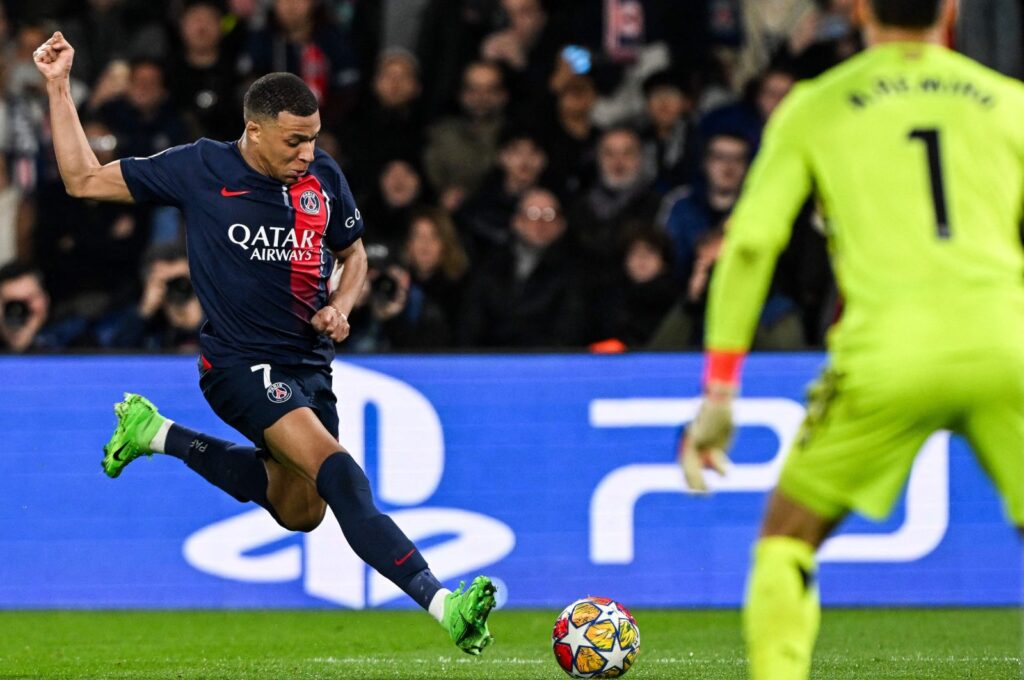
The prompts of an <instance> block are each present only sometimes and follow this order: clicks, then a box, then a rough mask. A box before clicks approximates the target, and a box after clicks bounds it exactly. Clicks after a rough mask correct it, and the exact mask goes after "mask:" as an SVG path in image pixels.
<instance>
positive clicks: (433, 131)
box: [423, 61, 508, 212]
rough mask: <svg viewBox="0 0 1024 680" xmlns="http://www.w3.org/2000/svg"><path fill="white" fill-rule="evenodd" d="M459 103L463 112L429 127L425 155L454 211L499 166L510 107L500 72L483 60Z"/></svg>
mask: <svg viewBox="0 0 1024 680" xmlns="http://www.w3.org/2000/svg"><path fill="white" fill-rule="evenodd" d="M459 101H460V104H461V106H462V113H461V114H460V115H458V116H452V117H448V118H445V119H443V120H441V121H439V122H437V123H435V124H434V125H432V126H431V127H430V128H429V130H428V138H429V141H428V142H427V147H426V149H425V150H424V153H423V163H424V167H425V168H426V171H427V177H428V178H429V179H430V182H431V184H432V185H433V187H434V190H435V191H437V192H438V195H439V197H440V202H441V205H442V206H443V207H444V208H445V209H446V210H448V211H449V212H454V211H455V210H457V209H458V208H459V206H461V205H462V202H463V201H464V200H465V199H466V197H467V196H468V195H469V194H471V193H472V192H473V191H475V190H476V189H477V187H479V186H480V182H481V181H482V180H483V177H484V175H485V174H487V171H488V170H490V168H491V166H492V165H493V164H494V161H495V157H496V155H497V151H498V137H499V135H500V134H501V130H502V128H503V127H504V125H505V106H506V104H507V103H508V92H507V91H506V89H505V82H504V77H503V74H502V71H501V68H500V67H499V66H497V65H496V64H492V63H489V62H483V61H477V62H473V63H471V64H469V65H468V66H467V67H466V69H465V71H464V72H463V79H462V92H461V94H460V96H459Z"/></svg>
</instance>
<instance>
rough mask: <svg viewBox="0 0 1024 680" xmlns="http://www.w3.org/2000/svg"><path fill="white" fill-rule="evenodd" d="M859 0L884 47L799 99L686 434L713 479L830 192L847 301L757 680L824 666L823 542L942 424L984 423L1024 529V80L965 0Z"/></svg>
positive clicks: (723, 271)
mask: <svg viewBox="0 0 1024 680" xmlns="http://www.w3.org/2000/svg"><path fill="white" fill-rule="evenodd" d="M858 5H859V7H858V9H859V11H860V13H861V15H862V18H863V20H864V24H865V29H866V38H867V42H868V44H869V45H870V48H869V49H867V50H866V51H865V52H864V53H862V54H860V55H858V56H855V57H853V58H851V59H850V60H849V61H847V62H846V63H844V64H841V65H840V66H838V67H836V68H835V69H833V70H832V71H830V72H828V73H826V74H824V75H822V76H821V77H819V78H817V79H815V80H813V81H811V82H808V83H805V84H802V85H798V86H797V88H796V89H795V90H794V91H793V92H792V93H791V94H790V95H789V96H788V97H787V99H786V100H785V102H784V103H783V104H782V106H781V107H780V109H779V110H778V111H777V112H776V113H775V115H774V117H773V118H772V120H771V122H770V123H769V126H768V130H767V133H766V135H765V140H764V145H763V147H762V149H761V152H760V154H759V155H758V157H757V159H756V161H755V163H754V166H753V168H752V170H751V173H750V177H749V179H748V180H747V184H746V187H745V188H744V191H743V194H742V197H741V199H740V201H739V204H738V205H737V207H736V210H735V213H734V215H733V218H732V220H731V222H730V223H729V225H728V227H727V230H726V238H725V245H724V249H723V254H722V257H721V259H720V260H719V263H718V266H717V267H716V270H715V273H714V279H713V283H712V291H711V297H710V302H709V306H708V324H707V337H706V346H707V350H708V351H707V355H706V369H705V378H704V381H705V384H704V389H705V396H704V399H703V401H702V405H701V408H700V410H699V412H698V415H697V417H696V419H695V421H694V422H693V423H692V425H691V426H690V427H689V431H688V432H687V434H686V435H685V436H684V438H683V442H682V446H681V449H682V450H681V458H682V464H683V470H684V474H685V476H686V479H687V482H688V483H689V484H690V486H691V487H693V488H696V489H704V488H705V486H704V480H703V476H702V470H703V468H704V467H713V468H717V469H724V464H725V450H726V449H727V447H728V445H729V441H730V438H731V434H732V418H731V411H730V402H731V400H732V398H733V396H734V395H735V393H736V391H737V389H738V386H739V383H740V365H741V362H742V360H743V356H744V354H745V353H746V352H747V350H748V348H749V346H750V340H751V336H752V334H753V330H754V327H755V325H756V323H757V319H758V312H759V308H760V305H761V303H762V302H763V300H764V296H765V291H767V289H768V285H769V281H770V279H771V274H772V269H773V266H774V262H775V259H776V257H777V255H778V254H779V252H780V251H781V250H782V249H783V247H784V246H785V244H786V242H787V239H788V237H789V230H790V225H791V224H792V222H793V218H794V217H795V216H796V214H797V211H798V210H799V209H800V206H801V205H802V204H803V203H804V201H805V200H806V199H807V198H808V196H809V195H810V194H811V193H812V192H814V193H815V195H816V197H817V199H818V201H819V202H820V204H821V206H822V207H823V210H824V211H825V213H826V216H827V218H828V224H829V228H828V237H829V241H830V245H831V252H832V254H833V257H832V260H833V265H834V267H835V271H836V276H837V278H838V281H839V285H840V288H841V290H842V293H843V299H844V311H843V318H842V320H841V321H840V322H839V323H838V324H837V325H836V327H835V328H833V330H832V332H831V334H830V336H829V343H828V344H829V354H830V361H829V366H828V367H827V368H826V369H825V370H824V373H823V375H822V376H821V378H820V380H819V381H818V382H817V383H816V384H815V385H814V386H813V387H812V388H811V389H810V391H809V393H808V398H809V403H808V409H807V418H806V420H805V421H804V424H803V427H802V430H801V432H800V434H799V435H798V437H797V441H796V443H795V444H794V447H793V450H792V451H790V452H789V456H788V459H787V460H786V463H785V465H784V467H783V470H782V473H781V477H780V479H779V482H778V486H777V488H776V489H775V491H774V493H773V494H772V496H771V499H770V501H769V503H768V508H767V512H766V516H765V518H764V522H763V526H762V530H761V535H760V538H759V540H758V542H757V545H756V547H755V549H754V556H753V564H752V568H751V573H750V578H749V581H748V586H747V595H746V602H745V607H744V624H743V625H744V634H745V638H746V644H747V648H748V654H749V658H750V671H751V676H752V677H753V678H754V679H755V680H798V679H799V680H803V679H805V678H807V677H808V673H809V669H810V664H811V652H812V649H813V647H814V640H815V637H816V635H817V629H818V624H819V619H820V606H819V603H818V595H817V588H816V585H815V572H816V564H815V551H816V549H817V548H818V546H820V545H821V543H822V541H823V540H824V539H825V537H826V536H827V535H828V534H829V533H830V532H831V531H832V529H833V528H834V527H835V526H836V524H837V523H838V522H839V521H840V520H842V519H843V517H845V516H846V515H847V513H849V512H851V511H855V512H859V513H861V514H863V515H866V516H868V517H871V518H875V519H881V518H884V517H885V516H886V515H887V514H888V513H889V512H890V510H891V508H892V506H893V504H894V502H895V500H896V498H897V497H898V495H899V493H900V491H901V489H902V487H903V485H904V483H905V481H906V479H907V476H908V474H909V471H910V468H911V464H912V463H913V460H914V457H915V455H916V454H917V452H918V450H919V449H920V448H921V446H922V444H923V443H924V441H925V440H926V439H927V438H928V436H929V435H931V434H932V433H933V432H935V431H936V430H940V429H948V430H952V431H954V432H956V433H959V434H961V435H963V436H964V437H965V438H966V439H967V440H968V442H969V443H970V444H971V447H972V449H973V451H974V453H975V455H976V456H977V457H978V459H979V460H980V462H981V464H982V466H983V467H984V469H985V470H986V471H987V472H988V474H989V475H990V477H991V479H992V481H993V483H994V484H995V486H996V488H997V489H998V491H999V493H1000V495H1001V496H1002V498H1003V501H1004V505H1005V510H1006V514H1007V515H1008V517H1009V518H1010V520H1011V521H1012V522H1013V523H1014V524H1015V525H1016V526H1018V527H1020V528H1024V345H1022V344H1021V338H1024V249H1022V246H1021V233H1020V224H1021V213H1022V206H1024V125H1022V124H1021V121H1024V86H1022V85H1021V84H1020V83H1019V82H1017V81H1012V80H1010V79H1008V78H1005V77H1003V76H1001V75H999V74H997V73H995V72H993V71H990V70H988V69H986V68H984V67H982V66H980V65H978V64H977V63H974V62H972V61H971V60H969V59H967V58H966V57H963V56H961V55H958V54H956V53H954V52H952V51H950V50H949V49H946V48H945V47H943V46H942V40H943V38H944V37H945V36H946V35H948V30H949V28H950V27H951V26H952V23H953V21H954V19H955V16H954V15H955V0H858Z"/></svg>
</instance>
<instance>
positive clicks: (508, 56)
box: [480, 29, 526, 71]
mask: <svg viewBox="0 0 1024 680" xmlns="http://www.w3.org/2000/svg"><path fill="white" fill-rule="evenodd" d="M480 53H481V54H482V55H483V57H484V59H487V60H489V61H497V62H501V63H504V64H507V65H508V66H509V67H511V68H512V69H514V70H517V71H520V70H522V69H524V68H526V53H525V52H524V51H523V44H522V43H521V42H519V39H518V38H517V37H516V34H515V33H514V32H513V31H512V30H511V29H507V30H504V31H500V32H498V33H493V34H491V35H490V36H489V37H488V38H487V39H486V40H484V42H483V44H482V45H481V47H480Z"/></svg>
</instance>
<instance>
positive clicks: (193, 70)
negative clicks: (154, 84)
mask: <svg viewBox="0 0 1024 680" xmlns="http://www.w3.org/2000/svg"><path fill="white" fill-rule="evenodd" d="M222 19H223V10H222V8H221V4H220V2H219V1H218V0H188V2H187V4H186V5H185V9H184V11H183V12H182V14H181V17H180V19H179V20H178V32H179V35H180V38H181V49H180V50H176V51H175V53H174V55H173V56H172V57H171V60H170V67H169V71H168V75H169V83H170V91H171V96H172V100H173V101H174V103H175V104H176V105H177V106H178V107H179V108H180V109H181V110H182V111H183V113H184V114H185V118H186V120H187V121H188V124H189V130H190V134H189V137H190V138H192V139H197V138H199V137H210V138H212V139H217V140H222V141H223V140H230V139H232V138H235V137H237V136H238V124H239V121H238V120H237V118H238V109H239V107H240V106H241V97H240V95H239V92H238V87H239V78H238V71H237V61H238V57H237V55H235V54H233V53H232V52H231V51H230V50H228V49H226V48H225V47H224V46H223V34H222V33H221V21H222Z"/></svg>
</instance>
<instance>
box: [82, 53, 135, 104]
mask: <svg viewBox="0 0 1024 680" xmlns="http://www.w3.org/2000/svg"><path fill="white" fill-rule="evenodd" d="M131 75H132V68H131V66H130V65H129V64H128V62H127V61H125V60H123V59H114V60H113V61H110V62H108V63H107V65H106V66H105V67H104V68H103V71H102V72H101V73H100V76H99V78H97V79H96V83H95V84H94V85H93V87H92V90H90V91H89V100H88V101H87V102H86V105H85V111H88V112H92V111H98V110H99V109H100V108H102V107H103V105H104V104H106V103H107V102H109V101H111V100H114V99H117V98H118V97H121V96H123V95H124V93H125V92H127V91H128V83H129V81H130V80H131Z"/></svg>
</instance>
